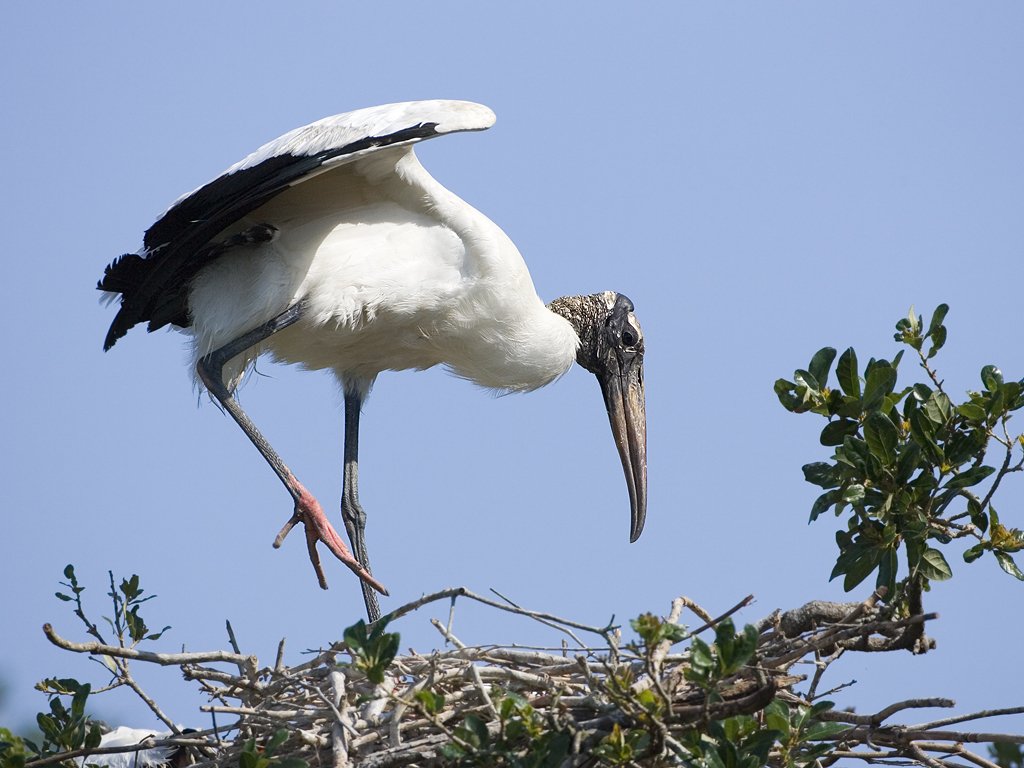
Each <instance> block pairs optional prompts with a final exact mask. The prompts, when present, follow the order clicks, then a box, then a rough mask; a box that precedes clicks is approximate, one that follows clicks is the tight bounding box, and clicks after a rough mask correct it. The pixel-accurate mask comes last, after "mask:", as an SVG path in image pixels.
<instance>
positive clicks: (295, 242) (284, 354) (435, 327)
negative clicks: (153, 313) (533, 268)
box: [188, 102, 579, 393]
mask: <svg viewBox="0 0 1024 768" xmlns="http://www.w3.org/2000/svg"><path fill="white" fill-rule="evenodd" d="M450 104H455V105H457V106H456V107H453V108H449V109H448V111H449V112H451V115H450V116H448V117H446V115H445V114H444V113H445V105H450ZM424 105H427V106H424ZM414 107H415V108H416V109H413V108H414ZM410 111H413V112H416V113H417V114H416V115H415V117H416V118H418V119H423V120H426V119H430V120H434V121H438V125H439V129H438V130H439V131H440V130H441V129H445V130H467V129H479V128H485V127H487V126H488V125H489V124H490V122H492V121H493V114H491V113H490V110H487V109H486V108H485V107H480V106H479V105H468V106H466V104H465V103H464V102H425V103H424V102H417V103H414V104H412V105H391V106H389V107H376V108H373V109H371V110H360V111H358V112H355V113H349V115H347V116H346V115H340V116H337V117H334V118H328V119H327V120H326V121H320V123H318V124H314V125H312V126H306V127H305V128H300V129H297V130H296V131H292V132H291V133H289V134H286V135H285V136H283V137H281V138H280V139H277V140H276V141H274V142H271V143H270V144H268V145H266V146H265V147H263V148H262V149H260V150H257V152H255V153H253V154H252V155H250V156H249V157H248V158H246V159H245V160H243V161H242V162H240V163H238V164H236V166H233V167H232V169H231V170H230V171H229V173H230V172H233V171H236V170H239V169H242V168H246V167H251V166H252V165H254V164H256V163H259V162H261V161H263V160H266V159H267V158H269V157H273V156H275V154H276V153H279V152H288V153H290V154H293V155H301V154H303V153H306V152H314V151H317V150H318V149H320V148H322V146H323V145H324V142H325V141H327V140H328V139H325V138H324V136H325V133H326V132H327V131H328V128H329V129H330V130H333V131H335V132H338V131H340V130H345V131H348V130H351V131H352V133H353V135H355V134H356V133H360V132H362V135H364V136H365V135H375V134H377V133H386V132H387V131H388V129H389V128H393V127H394V126H400V125H403V124H407V121H408V120H409V119H411V118H410V116H409V112H410ZM364 113H366V114H364ZM474 120H475V121H476V122H473V121H474ZM368 123H372V125H371V126H370V127H367V124H368ZM321 124H329V125H328V128H324V127H320V128H317V126H321ZM366 131H369V133H366ZM330 140H332V141H338V139H337V137H334V138H333V139H330ZM257 224H269V225H272V226H274V227H275V228H276V229H277V230H278V231H277V233H276V234H275V236H274V238H273V239H272V240H271V241H270V242H267V243H261V244H256V245H250V246H242V247H236V248H234V249H233V250H232V251H230V252H228V253H226V254H225V255H223V256H221V257H219V258H218V259H216V260H215V261H214V262H213V263H211V264H210V265H208V266H206V267H205V268H203V269H202V270H201V271H200V272H199V273H198V274H197V275H196V277H195V278H194V280H193V282H192V286H191V288H190V292H189V296H188V302H189V312H190V316H191V318H192V322H193V327H192V332H193V333H194V335H195V342H196V344H195V354H196V356H197V357H198V356H202V355H205V354H207V353H209V352H210V351H212V350H214V349H217V348H219V347H220V346H223V345H224V344H226V343H227V342H229V341H231V340H233V339H235V338H237V337H238V336H240V335H242V334H243V333H245V332H246V331H249V330H251V329H252V328H254V327H257V326H259V325H261V324H263V323H265V322H267V321H268V320H270V319H271V318H273V317H275V316H277V315H278V314H280V313H281V312H283V311H284V310H285V309H286V308H288V307H289V306H290V305H292V304H294V303H296V302H299V301H302V302H303V303H304V306H305V309H304V313H303V317H302V319H301V320H300V321H299V322H297V323H296V324H295V325H293V326H291V327H289V328H287V329H285V330H283V331H280V332H278V333H276V334H274V335H273V336H272V337H270V338H269V339H268V340H267V341H266V342H264V343H263V344H262V345H260V347H258V348H257V349H255V350H250V351H248V352H246V353H243V354H241V355H239V356H238V357H237V358H236V359H235V360H234V361H232V363H231V365H230V366H229V367H228V369H227V370H226V376H225V378H226V380H229V381H230V382H231V385H232V386H234V385H236V384H237V383H238V381H239V379H240V378H241V375H242V374H243V373H244V371H245V369H246V367H247V365H248V364H250V363H251V362H252V361H253V360H254V359H255V358H256V356H257V355H258V354H259V353H261V352H268V353H270V354H271V355H272V356H273V357H274V359H276V360H279V361H282V362H286V363H297V364H300V365H302V366H303V367H305V368H308V369H330V370H332V371H334V372H335V374H336V375H337V376H338V377H339V379H340V380H341V381H342V383H343V384H344V386H346V387H347V388H349V389H351V390H353V391H361V392H363V393H365V392H366V391H368V389H369V387H370V385H372V383H373V380H374V379H375V377H376V376H377V374H378V373H380V372H381V371H383V370H404V369H423V368H429V367H431V366H434V365H437V364H443V365H446V366H447V367H448V368H449V369H450V370H452V371H453V372H454V373H455V374H456V375H458V376H461V377H463V378H466V379H469V380H471V381H473V382H475V383H477V384H479V385H481V386H484V387H491V388H496V389H501V390H512V391H522V390H530V389H534V388H536V387H540V386H542V385H544V384H547V383H549V382H550V381H552V380H553V379H555V378H557V377H558V376H560V375H562V374H563V373H564V372H565V371H566V370H568V369H569V367H570V366H571V365H572V363H573V361H574V359H575V355H576V348H577V346H578V345H579V338H578V337H577V335H576V333H575V331H574V330H573V329H572V326H571V325H570V324H569V323H568V321H566V320H565V319H564V318H562V317H560V316H558V315H556V314H555V313H553V312H551V311H550V310H549V309H548V308H547V307H546V306H545V305H544V303H543V302H542V301H541V300H540V298H539V297H538V296H537V293H536V291H535V289H534V286H533V281H532V280H531V278H530V275H529V272H528V271H527V268H526V264H525V263H524V262H523V259H522V257H521V256H520V254H519V251H518V250H517V249H516V247H515V245H514V244H513V243H512V241H511V240H510V239H509V238H508V237H507V236H506V235H505V233H504V232H503V231H502V230H501V229H500V228H499V227H498V226H497V225H495V224H494V223H493V222H491V221H490V220H489V219H488V218H487V217H486V216H484V215H483V214H481V213H479V212H478V211H476V210H475V209H473V208H472V207H471V206H469V205H467V204H466V203H465V202H463V201H462V200H460V199H459V198H458V197H456V196H455V195H453V194H452V193H451V192H449V191H448V190H446V189H444V187H442V186H441V185H440V184H438V183H437V182H436V181H435V180H434V179H433V178H432V177H431V176H430V175H429V174H428V173H427V172H426V170H425V169H424V168H423V166H422V165H420V163H419V161H418V160H417V158H416V156H415V154H414V153H413V150H412V147H411V146H398V147H386V148H380V149H371V150H368V151H365V152H361V153H359V155H358V156H356V157H354V158H352V157H349V158H348V160H347V162H344V163H337V164H334V165H332V166H331V167H328V168H326V170H320V171H318V172H317V173H316V174H313V175H311V176H309V177H306V178H305V179H303V180H302V181H301V182H300V183H297V184H294V185H293V186H291V187H290V188H288V189H287V190H286V191H284V192H282V193H280V194H279V195H277V196H276V197H274V198H273V199H271V200H270V201H269V202H268V203H266V204H265V205H263V206H262V207H260V208H258V209H256V210H254V211H252V212H251V213H250V214H248V215H247V216H245V217H244V218H243V219H241V220H240V221H238V222H237V223H236V224H235V225H233V226H232V227H230V228H229V229H227V230H225V231H224V232H223V233H221V236H219V237H218V238H215V240H219V239H221V238H223V237H227V236H230V235H232V234H235V233H237V232H241V231H243V230H245V229H247V228H248V227H250V226H253V225H257Z"/></svg>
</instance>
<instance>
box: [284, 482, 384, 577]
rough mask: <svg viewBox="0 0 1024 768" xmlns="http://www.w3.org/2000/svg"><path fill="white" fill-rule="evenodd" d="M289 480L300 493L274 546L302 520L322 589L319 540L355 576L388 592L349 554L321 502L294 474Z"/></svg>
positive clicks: (310, 559)
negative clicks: (317, 545) (317, 547)
mask: <svg viewBox="0 0 1024 768" xmlns="http://www.w3.org/2000/svg"><path fill="white" fill-rule="evenodd" d="M289 480H290V481H291V485H292V488H294V489H295V491H296V492H297V493H298V495H299V497H298V499H297V500H296V502H295V512H294V513H292V516H291V519H290V520H289V521H288V522H287V523H285V525H284V528H282V529H281V532H280V533H279V534H277V538H276V539H274V547H275V548H277V547H280V546H281V543H282V542H283V541H284V539H285V536H287V535H288V534H289V533H290V532H291V530H292V528H294V527H295V526H296V525H298V524H299V523H302V524H303V525H305V526H306V547H307V549H308V550H309V561H310V562H311V563H312V564H313V570H314V571H316V577H317V579H318V580H319V582H320V588H321V589H327V577H326V576H324V571H323V568H322V567H321V565H320V553H319V552H317V549H316V544H317V542H318V541H322V542H323V543H324V544H325V545H327V548H328V549H329V550H330V551H331V553H332V554H333V555H334V556H335V557H336V558H338V559H339V560H340V561H341V562H343V563H344V564H345V565H346V566H348V567H349V569H350V570H351V571H352V572H353V573H355V575H356V576H358V577H359V578H360V579H362V580H363V581H365V582H366V583H367V584H369V585H370V586H371V587H373V588H374V589H375V590H377V591H378V592H380V593H381V594H382V595H387V594H388V590H387V587H385V586H384V585H383V584H381V583H380V582H379V581H377V580H376V579H375V578H373V576H372V575H371V574H370V572H369V571H367V570H366V569H365V568H364V567H363V566H362V565H361V564H360V563H359V561H358V560H356V559H355V557H353V556H352V551H351V550H350V549H349V548H348V547H347V546H346V545H345V542H344V541H342V540H341V537H340V536H338V532H337V531H335V530H334V526H332V525H331V522H330V521H329V520H328V519H327V516H326V515H325V514H324V511H323V508H321V506H320V502H318V501H317V500H316V498H315V497H314V496H313V494H311V493H310V492H309V491H307V490H306V489H305V487H303V485H302V484H301V483H300V482H299V481H298V480H296V479H295V478H294V477H289Z"/></svg>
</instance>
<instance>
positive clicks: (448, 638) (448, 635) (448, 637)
mask: <svg viewBox="0 0 1024 768" xmlns="http://www.w3.org/2000/svg"><path fill="white" fill-rule="evenodd" d="M430 623H431V624H432V625H433V627H434V628H435V629H436V630H437V631H438V632H440V633H441V637H443V638H444V639H445V642H448V643H451V644H452V645H454V646H455V647H456V648H458V649H460V650H461V649H463V648H465V647H466V645H465V644H464V643H463V642H462V641H461V640H459V638H457V637H456V636H455V635H453V634H452V625H451V622H449V623H448V626H444V625H443V624H441V622H440V621H438V620H437V619H431V620H430Z"/></svg>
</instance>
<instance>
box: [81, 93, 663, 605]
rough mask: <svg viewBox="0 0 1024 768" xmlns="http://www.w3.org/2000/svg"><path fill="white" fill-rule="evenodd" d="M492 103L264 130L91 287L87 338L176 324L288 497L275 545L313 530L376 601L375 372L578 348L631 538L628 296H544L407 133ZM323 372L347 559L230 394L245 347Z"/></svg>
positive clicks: (521, 369) (364, 114)
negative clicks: (335, 426) (115, 303)
mask: <svg viewBox="0 0 1024 768" xmlns="http://www.w3.org/2000/svg"><path fill="white" fill-rule="evenodd" d="M494 119H495V118H494V113H493V112H491V110H490V109H488V108H487V107H484V106H482V105H480V104H473V103H470V102H464V101H417V102H408V103H402V104H388V105H384V106H379V107H372V108H369V109H361V110H356V111H354V112H348V113H345V114H341V115H335V116H334V117H328V118H325V119H323V120H320V121H318V122H315V123H312V124H310V125H307V126H304V127H302V128H297V129H295V130H293V131H291V132H289V133H286V134H285V135H284V136H281V137H280V138H278V139H276V140H274V141H271V142H270V143H268V144H266V145H264V146H263V147H261V148H260V149H258V150H256V152H254V153H253V154H251V155H249V156H248V157H247V158H245V159H244V160H242V161H241V162H239V163H236V164H235V165H233V166H231V167H230V168H229V169H228V170H227V171H225V172H224V173H223V174H221V175H220V176H218V177H217V178H216V179H214V180H213V181H211V182H210V183H208V184H206V185H204V186H202V187H200V188H199V189H197V190H195V191H194V192H192V193H190V194H188V195H185V196H184V197H182V198H180V199H179V200H178V201H177V202H176V203H174V205H172V206H171V208H170V209H169V210H168V211H167V212H166V213H164V214H163V216H161V217H160V218H159V219H158V220H157V221H156V223H154V224H153V225H152V226H151V227H150V228H149V229H148V230H147V231H146V234H145V238H144V241H143V242H144V244H143V247H142V249H141V250H140V251H139V252H138V253H134V254H125V255H123V256H121V257H119V258H118V259H116V260H115V261H114V262H113V263H112V264H110V265H109V266H108V267H107V268H106V271H105V273H104V275H103V278H102V279H101V280H100V282H99V288H100V289H101V290H103V291H107V292H110V293H111V294H113V295H116V294H120V296H121V306H120V310H119V311H118V313H117V316H116V317H115V318H114V321H113V323H112V325H111V326H110V331H109V332H108V334H107V337H106V341H105V344H104V348H105V349H110V347H112V346H113V345H114V343H115V342H116V341H117V340H118V339H120V338H121V337H122V336H124V335H125V333H126V332H127V331H128V330H129V329H130V328H131V327H132V326H134V325H135V324H136V323H140V322H143V321H146V322H148V324H149V330H150V331H153V330H155V329H157V328H160V327H163V326H165V325H168V324H170V325H174V326H178V327H180V328H184V329H188V330H189V331H190V332H191V334H192V336H193V339H194V350H195V352H194V354H195V367H196V371H197V375H198V378H199V380H200V382H201V383H202V385H204V386H205V387H206V389H207V390H208V391H209V393H210V394H211V395H212V396H213V397H215V398H216V399H217V400H218V401H219V402H220V403H221V404H222V405H223V407H224V408H225V409H226V410H227V411H228V412H229V413H230V414H231V415H232V416H233V417H234V419H235V420H236V421H237V422H238V424H239V425H240V426H241V428H242V429H243V430H244V431H245V433H246V435H247V436H248V437H249V439H250V440H251V441H252V442H253V444H254V445H255V446H256V448H257V449H258V450H259V451H260V453H261V454H262V455H263V457H264V458H265V459H266V460H267V462H268V463H269V464H270V466H271V467H272V468H273V470H274V472H276V473H277V475H278V477H279V478H280V479H281V482H282V483H284V485H285V487H286V488H287V489H288V492H289V493H290V494H291V496H292V498H293V499H294V502H295V509H294V513H293V514H292V517H291V519H290V520H289V521H288V523H286V525H285V527H284V528H283V529H282V530H281V533H280V534H279V535H278V538H277V540H276V541H275V546H280V544H281V541H282V540H283V539H284V537H285V535H286V534H287V533H288V531H290V530H291V528H293V527H294V526H295V525H296V524H298V523H300V522H301V523H303V524H304V525H305V530H306V539H307V546H308V548H309V555H310V559H311V561H312V563H313V567H314V569H315V570H316V573H317V576H318V578H319V580H320V585H321V587H323V588H325V589H326V586H327V585H326V579H325V577H324V574H323V570H322V568H321V566H320V562H319V558H318V555H317V552H316V543H317V541H323V542H324V543H325V544H326V545H327V547H328V548H329V549H330V550H331V552H332V553H333V554H334V555H335V556H336V557H337V558H338V559H339V560H341V561H342V562H343V563H345V564H346V565H347V566H348V567H349V568H351V569H352V570H353V571H354V572H355V573H356V574H357V575H358V576H359V577H360V579H362V582H363V583H362V588H363V594H364V598H365V601H366V604H367V611H368V613H369V615H370V618H371V620H375V619H376V618H377V617H379V615H380V614H379V608H378V606H377V601H376V596H375V595H374V593H373V590H377V591H379V592H381V593H382V594H385V595H386V594H387V591H386V590H385V589H384V587H383V586H382V585H381V584H380V582H378V581H377V580H376V579H375V578H374V577H373V576H372V575H371V573H370V569H369V565H370V564H369V560H368V557H367V552H366V543H365V536H364V529H365V520H366V517H365V514H364V512H363V509H362V507H361V506H360V504H359V494H358V433H359V414H360V409H361V406H362V403H363V401H364V399H365V398H366V396H367V395H368V393H369V391H370V388H371V386H372V385H373V382H374V380H375V379H376V377H377V375H378V374H379V373H381V372H382V371H386V370H406V369H420V370H422V369H425V368H430V367H431V366H434V365H438V364H441V365H444V366H446V367H447V368H448V369H450V370H451V371H452V372H453V373H455V374H456V375H457V376H460V377H462V378H466V379H469V380H470V381H473V382H475V383H477V384H479V385H480V386H483V387H487V388H492V389H496V390H500V391H515V392H526V391H530V390H533V389H536V388H537V387H541V386H544V385H545V384H548V383H549V382H551V381H554V380H555V379H557V378H558V377H559V376H561V375H562V374H563V373H565V372H566V371H567V370H568V369H569V367H570V366H571V365H572V363H573V361H574V360H576V361H577V362H579V363H580V365H582V366H583V367H584V368H586V369H587V370H589V371H591V372H593V373H595V374H596V375H597V377H598V379H599V381H600V384H601V389H602V391H603V393H604V400H605V405H606V408H607V411H608V415H609V418H610V421H611V426H612V431H613V433H614V438H615V442H616V446H617V447H618V452H619V456H620V458H621V461H622V467H623V470H624V472H625V476H626V482H627V485H628V489H629V498H630V507H631V525H630V540H631V541H635V540H636V538H637V537H638V536H639V535H640V533H641V531H642V530H643V525H644V519H645V515H646V508H647V448H646V440H647V427H646V417H645V405H644V386H643V355H644V341H643V334H642V331H641V329H640V324H639V323H638V322H637V319H636V316H635V315H634V314H633V304H632V302H630V300H629V299H628V298H626V297H625V296H623V295H621V294H618V293H614V292H605V293H598V294H592V295H588V296H569V297H563V298H560V299H556V300H555V301H553V302H551V303H550V304H548V305H545V304H544V302H543V301H541V299H540V298H539V297H538V296H537V293H536V290H535V289H534V286H533V281H532V280H531V278H530V273H529V272H528V271H527V268H526V264H525V263H524V261H523V258H522V256H521V255H520V254H519V251H518V250H517V249H516V247H515V245H513V243H512V241H511V240H510V239H509V238H508V236H507V235H506V234H505V233H504V232H503V231H502V230H501V229H500V228H499V227H498V226H497V225H496V224H494V223H493V222H492V221H490V220H489V219H488V218H487V217H486V216H484V215H483V214H481V213H479V212H478V211H476V210H475V209H473V208H472V207H470V206H469V205H468V204H466V203H465V202H463V201H462V200H460V199H459V198H458V197H456V196H455V195H454V194H452V193H451V192H449V191H448V190H447V189H445V188H444V187H442V186H441V185H440V184H438V182H437V181H435V180H434V179H433V178H432V177H431V176H430V175H429V174H428V173H427V171H426V170H425V169H424V168H423V166H422V165H420V163H419V160H418V159H417V158H416V155H415V154H414V152H413V146H412V145H413V144H415V143H416V142H419V141H422V140H424V139H429V138H432V137H434V136H441V135H444V134H447V133H454V132H457V131H478V130H483V129H486V128H489V127H490V126H491V125H492V124H493V123H494ZM264 353H265V354H268V355H270V356H271V357H272V358H273V359H274V360H277V361H280V362H284V363H295V364H297V365H300V366H302V367H303V368H306V369H310V370H319V369H327V370H331V371H333V372H334V374H335V375H336V376H337V378H338V380H339V381H340V383H341V385H342V388H343V391H344V400H345V448H344V454H345V455H344V466H345V469H344V489H343V496H342V517H343V520H344V523H345V527H346V529H347V531H348V534H349V537H350V539H351V541H352V547H353V550H354V552H355V558H353V556H352V554H351V553H350V552H349V550H348V549H347V548H346V546H345V544H344V543H343V542H342V541H341V539H340V538H339V537H338V535H337V533H336V532H335V530H334V528H333V527H332V526H331V524H330V523H329V522H328V521H327V519H326V517H325V516H324V513H323V511H322V510H321V508H320V505H319V504H318V503H317V501H316V499H315V498H313V496H312V494H310V493H309V492H308V491H307V490H306V489H305V488H304V487H303V486H302V484H301V483H299V482H298V480H296V479H295V477H294V475H292V473H291V471H290V470H289V469H288V468H287V466H286V465H285V464H284V462H283V461H281V459H280V457H278V455H277V453H276V452H275V451H274V450H273V448H271V446H270V444H269V443H268V442H267V441H266V440H265V439H264V438H263V436H262V435H261V434H260V433H259V431H258V430H257V429H256V427H255V426H254V425H253V423H252V422H251V421H250V420H249V418H248V416H247V415H246V414H245V412H244V411H242V409H241V407H239V405H238V403H237V401H236V400H235V398H234V396H233V393H234V391H235V388H236V387H237V385H238V384H239V382H240V380H241V379H242V377H243V375H244V374H245V372H246V370H247V369H248V368H249V367H250V366H251V365H252V364H253V363H254V361H255V360H256V358H257V357H258V356H259V355H261V354H264Z"/></svg>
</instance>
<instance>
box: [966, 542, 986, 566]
mask: <svg viewBox="0 0 1024 768" xmlns="http://www.w3.org/2000/svg"><path fill="white" fill-rule="evenodd" d="M983 554H985V544H984V543H979V544H975V545H974V546H973V547H971V548H970V549H968V550H967V551H966V552H964V562H965V563H973V562H974V561H975V560H977V559H978V558H979V557H981V556H982V555H983Z"/></svg>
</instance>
